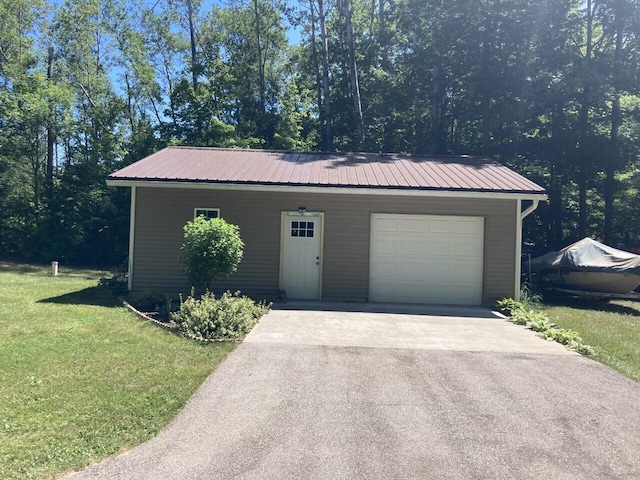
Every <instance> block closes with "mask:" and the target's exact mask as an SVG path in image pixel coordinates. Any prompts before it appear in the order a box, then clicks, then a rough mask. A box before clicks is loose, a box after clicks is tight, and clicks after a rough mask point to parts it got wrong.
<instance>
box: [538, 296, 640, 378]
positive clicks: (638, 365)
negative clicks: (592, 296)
mask: <svg viewBox="0 0 640 480" xmlns="http://www.w3.org/2000/svg"><path fill="white" fill-rule="evenodd" d="M542 310H543V311H544V313H545V314H546V315H547V316H548V317H549V319H550V320H551V321H552V322H554V323H557V324H558V326H559V327H561V328H567V329H571V330H575V331H576V332H578V334H579V335H580V336H581V337H582V340H583V341H584V343H586V344H588V345H591V346H592V347H593V349H594V352H595V353H594V355H593V356H592V358H594V359H595V360H597V361H599V362H601V363H604V364H605V365H608V366H609V367H611V368H613V369H615V370H617V371H618V372H620V373H622V374H623V375H626V376H627V377H629V378H631V379H633V380H636V381H639V382H640V302H635V301H620V300H615V301H610V302H607V303H605V302H601V301H589V300H584V299H564V300H562V301H561V302H560V301H558V302H556V303H554V304H545V305H543V307H542Z"/></svg>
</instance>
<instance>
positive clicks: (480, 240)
mask: <svg viewBox="0 0 640 480" xmlns="http://www.w3.org/2000/svg"><path fill="white" fill-rule="evenodd" d="M370 235H371V245H370V252H371V253H370V277H369V299H370V300H371V301H381V302H407V303H445V304H459V305H479V304H481V303H482V279H483V265H484V262H483V255H484V219H483V218H482V217H453V216H452V217H447V216H437V215H403V214H397V215H396V214H373V215H372V216H371V234H370Z"/></svg>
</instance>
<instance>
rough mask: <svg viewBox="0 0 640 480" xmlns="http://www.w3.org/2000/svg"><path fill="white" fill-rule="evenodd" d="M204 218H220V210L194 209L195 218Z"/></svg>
mask: <svg viewBox="0 0 640 480" xmlns="http://www.w3.org/2000/svg"><path fill="white" fill-rule="evenodd" d="M198 217H204V218H206V219H211V218H220V209H219V208H194V209H193V218H198Z"/></svg>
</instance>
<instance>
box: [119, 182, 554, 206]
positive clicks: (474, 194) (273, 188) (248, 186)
mask: <svg viewBox="0 0 640 480" xmlns="http://www.w3.org/2000/svg"><path fill="white" fill-rule="evenodd" d="M107 185H109V186H110V187H156V188H159V187H161V188H182V189H198V190H202V189H209V190H244V191H252V192H295V193H325V194H327V193H330V194H343V195H345V194H346V195H383V196H386V195H393V196H413V197H415V196H419V197H458V198H460V197H462V198H501V199H505V200H506V199H513V200H541V201H546V200H547V198H548V197H547V194H546V193H544V192H535V191H532V192H527V191H509V190H472V189H435V188H385V187H355V186H333V185H298V184H260V183H233V182H199V181H170V180H153V179H149V180H146V179H123V178H109V179H107Z"/></svg>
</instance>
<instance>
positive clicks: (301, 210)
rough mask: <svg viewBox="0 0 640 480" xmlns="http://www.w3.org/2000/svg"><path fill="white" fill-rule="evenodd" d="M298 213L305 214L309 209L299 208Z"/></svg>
mask: <svg viewBox="0 0 640 480" xmlns="http://www.w3.org/2000/svg"><path fill="white" fill-rule="evenodd" d="M298 211H299V212H300V213H304V212H306V211H307V207H298Z"/></svg>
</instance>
